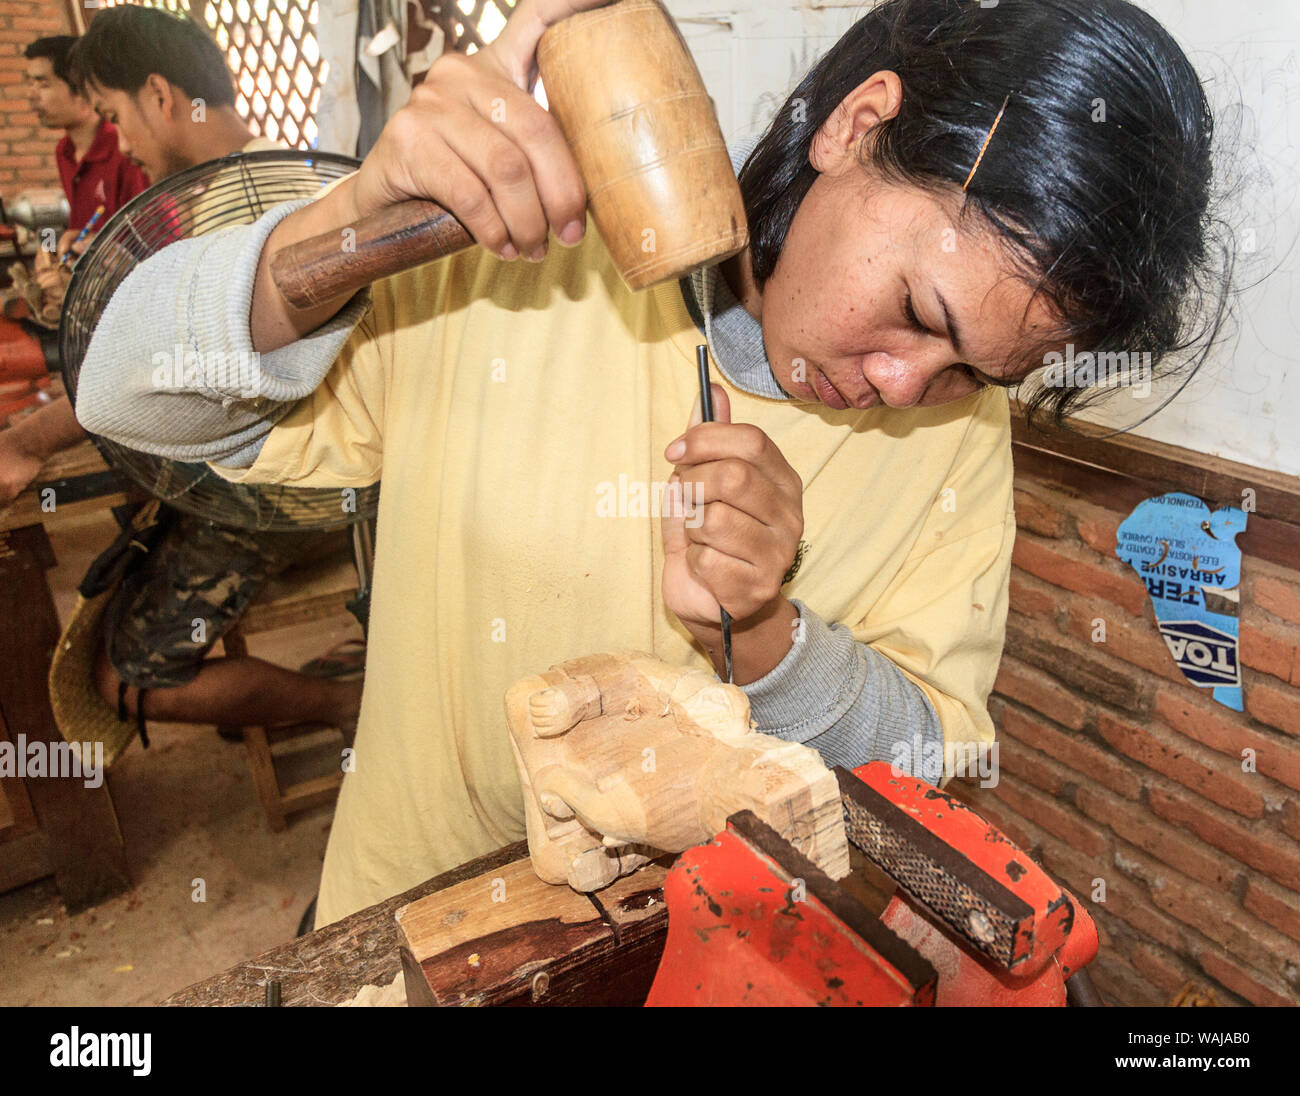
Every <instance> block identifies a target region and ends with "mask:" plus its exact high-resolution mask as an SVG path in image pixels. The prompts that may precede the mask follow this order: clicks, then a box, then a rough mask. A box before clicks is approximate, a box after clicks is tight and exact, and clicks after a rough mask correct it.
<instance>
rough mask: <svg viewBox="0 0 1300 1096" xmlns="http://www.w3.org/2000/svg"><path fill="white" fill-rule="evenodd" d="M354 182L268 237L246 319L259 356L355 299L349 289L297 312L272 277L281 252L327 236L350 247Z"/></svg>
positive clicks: (352, 178) (340, 186)
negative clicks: (347, 231)
mask: <svg viewBox="0 0 1300 1096" xmlns="http://www.w3.org/2000/svg"><path fill="white" fill-rule="evenodd" d="M355 178H356V177H355V176H349V177H348V178H346V179H344V180H343V181H342V182H341V183H339V184H338V185H337V186H335V187H334V188H333V189H331V190H330V191H329V192H328V193H327V194H324V195H322V196H321V197H320V198H318V199H317V200H316V201H314V202H312V203H311V204H310V205H307V206H304V207H303V208H302V209H299V210H296V211H295V212H293V213H291V214H290V215H289V216H288V217H286V218H285V219H284V220H283V221H281V222H280V223H279V224H278V225H276V226H275V230H274V231H273V232H272V233H271V235H270V237H268V239H267V241H266V244H265V246H264V247H263V248H262V257H261V260H260V261H259V263H258V267H257V278H256V280H255V281H254V283H253V301H252V306H251V308H250V310H249V317H248V319H249V329H250V331H251V333H252V336H253V349H254V350H256V351H257V352H258V353H262V354H265V353H268V352H270V351H272V350H278V349H279V348H280V347H282V346H288V345H289V344H290V343H291V342H296V341H297V340H298V339H300V338H302V337H303V336H304V335H306V334H307V333H308V332H310V331H314V330H316V328H318V327H320V325H321V324H323V323H324V322H325V321H326V320H328V319H329V318H330V317H331V316H334V315H335V314H337V313H338V311H339V310H340V309H341V308H342V307H343V306H344V305H345V304H347V302H348V300H349V299H350V298H351V297H352V295H353V291H351V290H349V291H347V292H345V293H343V294H341V295H340V296H338V297H336V298H334V299H333V300H330V301H326V302H325V303H324V304H321V305H318V306H317V307H315V308H303V309H299V308H294V307H293V306H292V305H291V304H290V303H289V302H288V301H286V300H285V299H284V297H283V296H282V295H281V293H280V291H279V289H277V288H276V285H275V282H274V280H273V279H272V277H271V260H272V258H274V256H275V255H276V253H277V252H278V251H280V249H281V248H284V247H288V246H289V245H290V244H295V243H300V242H301V241H303V240H310V239H312V238H313V237H315V236H320V235H323V234H325V233H336V234H337V235H338V239H339V249H340V250H342V249H343V247H344V245H345V242H346V236H345V234H344V229H346V228H348V226H349V225H351V224H353V223H354V222H355V221H356V220H358V214H357V209H356V205H355V203H354V202H353V200H352V187H353V184H354V182H355Z"/></svg>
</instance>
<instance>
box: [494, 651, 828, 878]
mask: <svg viewBox="0 0 1300 1096" xmlns="http://www.w3.org/2000/svg"><path fill="white" fill-rule="evenodd" d="M506 718H507V721H508V723H509V727H510V735H511V740H512V742H513V745H514V749H515V760H516V761H517V762H518V765H519V777H520V781H521V782H522V784H523V789H524V804H525V812H526V818H527V825H528V849H529V853H530V855H531V858H532V863H533V869H534V870H535V871H536V872H537V874H538V876H539V877H540V878H542V879H543V880H545V881H546V882H548V883H568V884H569V886H571V887H572V888H573V889H574V890H578V891H594V890H599V889H600V888H601V887H604V886H607V885H608V884H610V883H611V882H613V881H614V880H615V879H616V878H618V876H620V875H626V874H627V873H628V872H630V871H633V870H635V869H636V868H637V867H640V866H641V865H642V864H644V863H646V862H647V861H648V860H650V859H652V858H654V857H656V856H659V855H661V854H662V853H665V852H681V851H683V850H684V849H687V848H690V847H691V846H693V845H698V844H700V843H702V842H704V841H707V840H709V839H710V838H711V837H713V836H714V835H715V834H717V833H720V832H721V831H722V830H724V829H725V828H726V822H727V818H728V817H729V816H730V815H732V814H734V813H735V812H736V811H740V810H746V809H748V810H752V811H753V812H754V813H755V814H757V815H758V817H759V818H761V819H762V820H763V821H764V822H766V823H767V824H768V825H769V826H771V827H772V828H773V829H775V830H776V831H777V832H778V833H780V834H781V835H782V837H784V838H785V839H786V840H787V841H789V842H790V843H791V844H793V845H794V846H795V847H796V848H798V849H799V850H800V851H801V852H802V853H803V854H804V855H805V856H807V857H808V858H809V859H810V860H812V861H813V863H815V864H816V865H817V866H818V867H820V868H821V869H822V870H823V871H825V872H826V874H827V875H829V876H830V877H831V878H833V879H839V878H842V877H843V876H845V875H847V874H848V870H849V856H848V843H847V840H846V838H845V834H844V819H843V813H842V811H843V808H842V807H841V804H840V795H839V788H838V786H837V784H836V780H835V777H834V775H833V774H832V773H831V772H830V771H829V770H828V769H827V768H826V766H825V765H824V764H823V762H822V760H821V758H820V756H819V755H818V754H817V752H816V751H815V750H812V749H810V748H809V747H807V746H801V745H799V744H797V743H791V742H784V741H782V740H781V739H779V738H773V737H771V736H770V735H763V734H758V733H756V732H755V731H754V730H753V728H752V724H751V722H750V717H749V698H748V697H746V696H745V694H744V692H742V691H741V690H740V689H738V688H736V687H735V686H734V685H727V684H724V683H722V682H720V681H718V679H717V678H716V677H715V676H714V675H713V674H711V673H709V672H707V671H704V670H691V669H682V668H681V667H678V666H670V665H669V664H668V663H666V662H662V661H660V660H659V659H656V658H655V657H654V656H653V655H647V654H642V653H639V652H634V653H630V654H622V655H590V656H588V657H585V658H579V659H574V660H573V661H571V662H565V663H562V664H561V665H559V666H555V667H552V668H551V669H550V670H548V671H547V672H546V673H544V674H540V675H537V676H534V677H528V678H525V679H523V680H522V681H520V682H518V683H517V684H516V685H514V686H513V687H512V688H511V689H510V691H509V692H508V693H507V694H506Z"/></svg>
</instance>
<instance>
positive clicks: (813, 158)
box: [808, 69, 903, 175]
mask: <svg viewBox="0 0 1300 1096" xmlns="http://www.w3.org/2000/svg"><path fill="white" fill-rule="evenodd" d="M902 105H903V82H902V81H901V80H900V79H899V78H898V73H896V72H892V71H890V70H889V69H882V70H881V71H880V72H874V73H872V74H871V75H870V76H868V77H867V78H866V79H865V80H863V81H862V83H860V84H859V85H858V86H857V87H856V88H854V89H853V90H852V91H851V92H849V93H848V95H846V96H845V97H844V100H843V101H842V102H841V103H840V105H839V106H837V107H836V108H835V110H834V111H832V112H831V116H830V117H829V118H827V119H826V121H825V122H823V123H822V127H821V129H819V130H818V131H817V132H816V134H815V135H814V136H813V139H812V144H811V145H810V146H809V148H808V162H809V163H810V164H811V165H812V166H813V169H814V170H815V171H817V172H819V173H820V174H823V175H827V174H829V175H836V174H839V172H840V171H842V170H843V168H844V167H845V165H854V166H856V164H857V151H858V146H859V145H860V144H861V143H862V138H863V136H864V135H865V134H867V133H870V132H871V131H872V130H873V129H875V128H876V126H878V125H880V123H881V122H887V121H888V120H889V119H890V118H893V117H895V116H896V115H897V114H898V111H899V109H900V108H901V107H902Z"/></svg>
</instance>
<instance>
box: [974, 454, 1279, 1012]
mask: <svg viewBox="0 0 1300 1096" xmlns="http://www.w3.org/2000/svg"><path fill="white" fill-rule="evenodd" d="M1016 483H1017V492H1016V510H1017V519H1018V522H1019V526H1020V532H1019V536H1018V540H1017V545H1016V552H1015V557H1014V571H1013V574H1012V579H1011V615H1010V618H1009V621H1008V627H1007V644H1006V651H1005V656H1004V659H1003V662H1002V667H1001V671H1000V673H999V675H998V679H997V685H996V689H995V693H994V696H993V698H992V699H991V701H990V710H991V712H992V715H993V718H994V720H995V722H996V723H997V725H998V728H999V740H1000V746H999V749H1000V763H1001V772H1000V782H999V783H998V784H997V786H996V787H993V788H986V789H981V788H979V787H976V786H973V785H971V784H968V783H966V782H954V784H953V785H952V788H951V790H953V791H954V792H956V793H957V794H958V795H959V796H961V797H962V798H963V799H965V800H966V801H967V802H969V803H970V804H971V805H972V806H974V807H975V808H976V809H977V810H979V811H980V812H981V813H983V814H985V815H986V816H987V817H988V818H989V820H990V821H992V822H994V823H995V824H997V825H999V826H1000V827H1002V828H1003V829H1004V830H1005V831H1006V832H1007V834H1008V836H1010V837H1011V838H1012V839H1013V840H1015V841H1017V842H1019V843H1020V844H1021V845H1022V846H1024V847H1025V848H1026V849H1028V850H1030V851H1031V853H1032V854H1033V855H1034V856H1035V857H1036V858H1037V859H1039V860H1040V862H1042V863H1043V865H1044V866H1045V867H1046V868H1047V870H1048V871H1049V872H1051V873H1052V874H1053V875H1054V876H1056V878H1057V879H1058V880H1059V881H1061V882H1062V883H1063V884H1064V885H1065V886H1067V887H1069V888H1070V889H1071V891H1072V892H1073V893H1074V894H1075V895H1076V896H1078V897H1079V898H1081V899H1083V900H1084V902H1085V903H1086V904H1087V906H1088V908H1089V910H1090V911H1091V913H1092V915H1093V917H1094V918H1095V920H1096V921H1097V925H1098V929H1099V931H1100V934H1101V940H1102V951H1101V956H1100V957H1099V960H1098V961H1097V962H1096V963H1094V964H1093V966H1092V968H1091V970H1092V972H1093V976H1094V979H1095V981H1096V983H1097V986H1098V988H1099V989H1100V990H1101V991H1102V993H1103V994H1104V995H1105V996H1106V997H1107V999H1108V1000H1109V1001H1110V1002H1111V1003H1123V1004H1133V1005H1155V1004H1165V1003H1168V1002H1169V1001H1170V999H1171V998H1172V997H1173V996H1174V995H1175V994H1177V993H1178V991H1179V990H1180V989H1181V988H1182V987H1183V986H1184V985H1185V984H1186V983H1188V982H1191V983H1194V984H1195V985H1196V986H1198V987H1201V988H1203V989H1208V990H1210V991H1212V992H1213V994H1214V996H1215V998H1216V999H1217V1000H1218V1001H1219V1003H1221V1004H1225V1005H1226V1004H1233V1005H1240V1004H1246V1003H1251V1004H1256V1005H1283V1004H1292V1005H1294V1004H1296V1003H1298V1002H1300V943H1298V941H1300V845H1298V844H1297V842H1298V841H1300V810H1298V809H1297V802H1298V801H1300V794H1298V793H1300V570H1289V569H1287V568H1286V567H1284V566H1279V565H1278V564H1276V563H1270V562H1265V561H1261V560H1260V559H1257V558H1252V557H1251V555H1250V553H1249V551H1248V550H1245V551H1243V579H1242V587H1241V593H1242V615H1241V621H1240V625H1241V646H1240V657H1241V660H1242V662H1243V663H1244V666H1245V670H1244V677H1245V703H1246V709H1247V710H1246V711H1245V712H1243V713H1237V712H1233V711H1232V710H1230V709H1228V708H1225V707H1223V706H1222V705H1219V704H1216V703H1214V702H1213V701H1212V700H1211V699H1210V697H1209V693H1208V691H1207V690H1203V689H1198V688H1196V687H1194V686H1192V685H1190V684H1188V683H1187V682H1186V681H1185V680H1184V679H1183V677H1182V675H1181V674H1180V673H1179V671H1178V669H1177V668H1176V667H1175V665H1174V663H1173V660H1172V658H1171V657H1170V656H1169V654H1168V651H1167V650H1166V648H1165V645H1164V642H1163V640H1162V639H1161V638H1160V635H1159V633H1158V632H1157V631H1156V627H1155V618H1154V614H1153V612H1152V609H1151V605H1150V600H1149V598H1148V597H1147V596H1146V590H1145V589H1144V587H1143V585H1142V583H1141V582H1140V581H1139V579H1138V578H1137V577H1136V576H1135V575H1134V573H1133V572H1132V571H1131V570H1130V569H1129V568H1128V567H1126V566H1124V565H1123V564H1121V563H1120V562H1119V561H1118V560H1117V559H1116V558H1115V555H1114V550H1115V538H1116V529H1117V527H1118V525H1119V523H1120V522H1121V521H1122V520H1123V519H1124V517H1126V516H1127V514H1128V512H1129V509H1130V507H1128V506H1127V503H1125V504H1124V505H1125V508H1124V510H1123V512H1120V511H1119V510H1110V509H1107V508H1106V507H1104V506H1101V505H1097V504H1096V500H1095V498H1094V500H1093V501H1089V499H1088V498H1087V497H1081V495H1086V493H1082V492H1076V491H1073V490H1071V489H1069V488H1066V487H1063V486H1061V485H1060V483H1054V482H1051V481H1049V480H1047V479H1045V478H1044V477H1041V476H1039V475H1036V474H1033V473H1026V472H1024V471H1023V470H1022V469H1020V467H1019V463H1018V472H1017V480H1016ZM1169 489H1174V488H1169ZM1185 489H1187V490H1190V491H1192V492H1193V493H1195V488H1194V487H1190V486H1189V487H1187V488H1185ZM1151 493H1152V494H1157V493H1159V490H1153V491H1152V492H1151ZM1093 494H1094V495H1096V492H1093ZM1206 501H1208V502H1211V504H1212V505H1213V500H1210V499H1207V500H1206ZM1252 517H1253V515H1252ZM1246 539H1247V534H1243V535H1242V536H1241V538H1240V539H1239V543H1240V544H1242V546H1243V548H1244V547H1245V543H1244V542H1246ZM1293 543H1294V544H1295V553H1294V556H1293V557H1291V558H1293V559H1294V560H1295V564H1296V566H1297V568H1300V537H1297V539H1296V540H1295V541H1294V542H1293ZM1098 621H1104V622H1105V638H1104V641H1100V642H1098V641H1095V639H1096V637H1097V636H1100V634H1101V629H1099V628H1098V627H1097V622H1098ZM1247 749H1249V750H1252V751H1254V768H1255V771H1254V772H1250V771H1246V769H1244V768H1243V756H1247V757H1248V756H1249V755H1243V751H1245V750H1247ZM1246 768H1249V766H1247V767H1246ZM1103 885H1104V892H1103V891H1102V889H1101V887H1102V886H1103ZM1096 899H1102V900H1096Z"/></svg>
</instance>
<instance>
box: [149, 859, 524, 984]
mask: <svg viewBox="0 0 1300 1096" xmlns="http://www.w3.org/2000/svg"><path fill="white" fill-rule="evenodd" d="M527 856H528V843H527V842H525V841H518V842H516V843H515V844H513V845H506V846H505V847H504V848H501V849H498V850H497V851H496V852H492V853H488V854H487V855H486V856H480V857H479V858H478V859H477V860H471V861H469V862H468V863H466V864H462V865H461V866H460V867H458V868H453V869H452V870H451V871H448V872H443V874H441V875H438V876H435V877H434V878H432V879H429V880H427V881H425V882H424V883H421V884H419V885H418V886H415V887H412V888H411V889H410V890H408V891H403V892H402V893H401V894H398V895H394V896H393V897H392V898H389V899H387V900H385V901H383V902H380V903H378V904H376V905H373V906H370V907H368V908H367V909H364V910H359V911H358V912H356V913H354V914H352V915H351V916H350V917H345V918H344V919H343V920H342V921H336V922H334V924H332V925H326V926H325V927H324V928H321V929H318V930H316V931H315V932H311V933H308V934H307V935H306V936H300V937H298V939H296V940H291V941H289V942H288V943H287V944H281V945H280V946H279V947H278V948H272V949H271V950H270V951H267V952H263V953H262V954H261V955H258V956H256V957H255V958H252V959H248V960H246V961H244V962H242V963H239V964H238V965H236V966H233V967H231V968H230V969H229V970H227V971H224V972H222V973H221V974H218V975H215V976H213V977H212V978H207V979H205V980H204V981H202V982H196V983H195V984H194V985H192V986H189V987H187V988H185V989H183V990H181V991H180V992H179V993H174V994H172V996H170V997H168V998H167V999H166V1000H164V1001H160V1002H159V1004H163V1005H262V1004H265V1003H266V986H267V983H268V982H270V981H272V980H276V981H279V983H280V1004H281V1005H342V1004H346V1003H347V1002H348V1001H350V1000H352V998H354V997H355V996H356V995H357V994H358V993H359V992H361V990H362V989H364V988H365V987H366V986H387V985H389V984H390V983H391V982H392V981H393V979H394V978H396V977H397V975H398V973H399V972H400V971H401V969H402V960H401V956H400V954H399V949H400V947H401V932H400V931H399V929H398V927H397V920H396V915H397V911H398V910H399V909H401V908H402V907H403V906H405V905H407V904H408V903H411V902H414V901H415V900H416V899H419V898H423V897H425V896H426V895H429V894H433V893H434V892H435V891H440V890H445V889H446V888H448V887H451V886H454V885H455V884H457V883H460V882H463V881H464V880H466V879H473V878H474V877H475V876H478V875H482V874H483V873H484V872H489V871H492V870H493V869H494V868H499V867H505V866H506V865H508V864H513V863H515V862H516V861H520V860H524V859H526V858H527Z"/></svg>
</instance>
